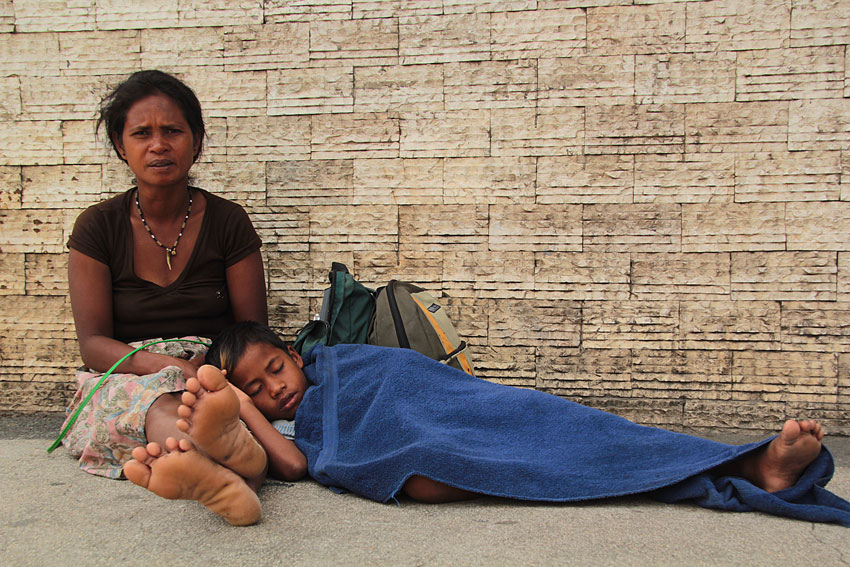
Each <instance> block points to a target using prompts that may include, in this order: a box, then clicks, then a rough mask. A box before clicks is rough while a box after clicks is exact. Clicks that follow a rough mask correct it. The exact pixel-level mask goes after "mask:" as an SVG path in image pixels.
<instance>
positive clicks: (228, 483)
mask: <svg viewBox="0 0 850 567" xmlns="http://www.w3.org/2000/svg"><path fill="white" fill-rule="evenodd" d="M166 445H167V446H168V447H169V449H170V452H165V451H163V450H162V447H161V446H160V445H159V444H158V443H148V445H147V446H146V447H136V448H135V449H133V460H131V461H128V462H127V463H126V464H125V465H124V475H125V476H126V477H127V478H128V479H129V480H130V481H131V482H132V483H133V484H137V485H139V486H141V487H142V488H147V489H148V490H150V491H151V492H153V493H154V494H157V495H159V496H161V497H163V498H167V499H169V500H197V501H198V502H200V503H201V504H203V505H204V506H206V507H207V508H209V509H210V510H211V511H213V512H215V513H216V514H218V515H219V516H221V517H222V518H224V519H225V520H227V521H228V522H230V523H231V524H233V525H234V526H250V525H251V524H255V523H257V521H259V519H260V515H261V513H262V510H261V508H260V500H259V499H258V498H257V494H256V493H255V492H254V491H253V490H251V489H250V488H248V485H247V484H245V480H244V479H242V477H240V476H239V475H237V474H236V473H234V472H233V471H231V470H229V469H226V468H224V467H223V466H221V465H219V464H218V463H216V462H215V461H212V460H211V459H209V458H208V457H206V456H204V455H202V454H201V453H199V452H198V451H196V450H195V449H194V447H193V446H192V443H191V442H189V441H188V440H186V439H183V440H181V441H180V442H179V443H178V442H177V441H176V440H175V439H174V438H172V437H169V438H168V440H167V441H166Z"/></svg>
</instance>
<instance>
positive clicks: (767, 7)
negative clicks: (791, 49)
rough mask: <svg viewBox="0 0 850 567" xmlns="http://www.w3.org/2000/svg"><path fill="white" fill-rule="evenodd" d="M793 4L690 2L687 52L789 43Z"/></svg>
mask: <svg viewBox="0 0 850 567" xmlns="http://www.w3.org/2000/svg"><path fill="white" fill-rule="evenodd" d="M790 17H791V6H790V5H789V3H788V2H785V0H765V1H763V2H738V1H736V0H719V1H717V0H715V1H712V2H693V3H690V4H688V5H687V23H686V26H685V32H686V33H685V41H686V43H685V45H686V46H687V49H688V51H714V50H718V49H726V50H736V51H737V50H744V49H771V48H778V47H782V46H784V45H787V43H788V20H789V18H790Z"/></svg>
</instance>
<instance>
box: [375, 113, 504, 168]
mask: <svg viewBox="0 0 850 567" xmlns="http://www.w3.org/2000/svg"><path fill="white" fill-rule="evenodd" d="M388 135H389V133H388ZM489 154H490V112H489V111H487V110H463V111H451V112H435V113H427V114H425V113H422V114H415V115H404V116H402V118H401V156H402V157H472V156H487V155H489Z"/></svg>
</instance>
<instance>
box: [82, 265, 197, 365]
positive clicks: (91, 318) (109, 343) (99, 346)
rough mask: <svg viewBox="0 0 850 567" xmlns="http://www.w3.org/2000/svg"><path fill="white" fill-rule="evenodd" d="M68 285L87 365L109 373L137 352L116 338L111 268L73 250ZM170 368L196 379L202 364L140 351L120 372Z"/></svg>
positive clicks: (124, 363) (128, 360) (83, 356)
mask: <svg viewBox="0 0 850 567" xmlns="http://www.w3.org/2000/svg"><path fill="white" fill-rule="evenodd" d="M68 286H69V289H70V292H71V308H72V310H73V313H74V326H75V327H76V329H77V340H78V341H79V343H80V356H82V359H83V363H84V364H85V365H86V366H88V367H89V368H91V369H92V370H96V371H98V372H106V371H107V370H109V368H110V367H111V366H112V365H113V364H115V363H116V362H117V361H118V360H119V359H120V358H121V357H122V356H124V355H125V354H127V353H128V352H130V351H131V350H133V349H132V348H130V347H129V346H128V345H127V344H125V343H122V342H121V341H117V340H115V339H114V338H112V332H113V328H112V278H111V277H110V274H109V267H108V266H107V265H106V264H103V263H102V262H98V261H97V260H95V259H94V258H91V257H89V256H86V255H85V254H83V253H82V252H80V251H78V250H75V249H73V248H72V249H71V252H70V255H69V257H68ZM200 362H202V361H200V360H199V361H198V363H200ZM166 366H179V367H180V368H181V369H182V370H183V373H184V374H186V377H187V378H188V377H190V376H194V375H195V372H196V371H197V369H198V365H196V364H193V363H190V362H189V361H188V360H183V359H181V358H175V357H172V356H167V355H164V354H154V353H151V352H147V351H139V352H137V353H136V354H134V355H133V356H131V357H130V358H128V359H127V360H125V361H124V362H123V363H122V364H121V366H119V367H118V370H120V371H121V372H129V373H132V374H138V375H140V376H141V375H144V374H151V373H153V372H158V371H160V370H162V369H163V368H165V367H166Z"/></svg>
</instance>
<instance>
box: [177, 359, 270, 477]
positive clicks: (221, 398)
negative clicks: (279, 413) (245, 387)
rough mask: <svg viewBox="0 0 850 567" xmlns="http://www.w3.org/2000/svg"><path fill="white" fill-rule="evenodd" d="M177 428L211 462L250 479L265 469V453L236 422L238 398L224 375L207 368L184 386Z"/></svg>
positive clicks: (201, 370)
mask: <svg viewBox="0 0 850 567" xmlns="http://www.w3.org/2000/svg"><path fill="white" fill-rule="evenodd" d="M181 401H182V402H183V404H182V405H181V406H180V407H179V408H178V409H177V413H178V415H179V416H180V418H181V419H178V420H177V427H178V429H180V430H181V431H183V432H185V433H187V434H189V436H190V437H191V438H192V441H194V443H195V445H196V446H197V447H198V449H200V450H201V451H203V452H204V453H206V454H207V455H209V456H210V457H211V458H212V459H213V460H214V461H216V462H218V463H219V464H221V465H224V466H225V467H227V468H229V469H230V470H232V471H233V472H235V473H237V474H239V475H241V476H243V477H245V478H252V477H255V476H258V475H260V474H262V473H263V471H265V469H266V452H265V451H264V450H263V448H262V447H261V446H260V444H259V443H257V441H256V440H255V439H254V436H253V435H251V434H250V433H249V432H248V430H247V429H246V428H245V426H244V425H242V422H240V421H239V398H237V397H236V394H235V393H234V392H233V390H231V388H230V386H229V385H228V384H227V380H226V379H225V377H224V374H222V373H221V371H220V370H219V369H218V368H215V367H214V366H210V365H204V366H201V367H200V368H199V369H198V377H197V379H196V378H190V379H189V380H187V382H186V391H185V392H183V396H182V398H181Z"/></svg>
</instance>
